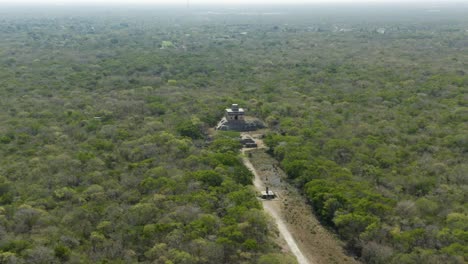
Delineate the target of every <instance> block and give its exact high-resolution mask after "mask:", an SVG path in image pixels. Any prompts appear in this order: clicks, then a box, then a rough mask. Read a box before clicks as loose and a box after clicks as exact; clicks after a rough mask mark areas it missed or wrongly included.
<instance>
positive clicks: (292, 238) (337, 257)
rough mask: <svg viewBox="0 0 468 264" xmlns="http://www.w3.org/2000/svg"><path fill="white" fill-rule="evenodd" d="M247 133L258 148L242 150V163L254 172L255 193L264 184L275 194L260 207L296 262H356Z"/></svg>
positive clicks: (261, 144) (318, 263) (263, 187)
mask: <svg viewBox="0 0 468 264" xmlns="http://www.w3.org/2000/svg"><path fill="white" fill-rule="evenodd" d="M251 136H252V137H253V138H255V140H256V142H257V144H258V146H259V148H257V149H243V150H242V152H243V153H244V154H245V155H244V158H243V161H244V164H245V165H246V167H248V168H249V169H250V170H251V171H252V172H253V174H254V175H255V180H254V185H255V187H256V189H257V190H258V191H259V192H260V191H264V190H265V187H266V186H268V187H269V189H270V190H272V191H274V192H275V194H277V195H278V198H277V199H274V200H268V201H265V200H262V204H263V208H264V209H265V211H266V212H267V213H268V214H270V215H271V217H272V218H273V219H274V221H275V222H276V224H277V226H278V230H279V232H280V234H281V236H282V237H283V239H284V240H285V241H286V244H287V247H288V248H289V250H290V252H291V253H293V254H294V255H295V256H296V258H297V261H298V263H301V264H302V263H309V264H322V263H324V264H325V263H327V264H328V263H358V262H357V261H356V260H354V258H352V257H350V256H347V255H346V254H345V253H344V251H343V247H342V244H341V243H340V241H339V240H338V239H337V238H335V237H334V236H333V235H332V234H331V233H330V232H329V231H328V230H326V229H325V228H323V227H322V226H321V225H320V223H319V221H318V220H317V219H316V217H315V215H314V214H313V213H312V209H311V207H310V205H308V204H307V202H306V201H305V199H304V198H303V197H302V196H301V195H300V194H299V192H298V191H297V189H296V188H294V187H293V186H291V185H289V184H288V183H287V182H286V180H285V179H286V175H285V173H284V172H283V171H282V170H281V169H280V168H279V167H278V164H277V161H276V160H275V159H273V158H272V157H270V156H269V155H268V154H266V153H265V146H264V145H263V142H262V140H261V139H260V136H258V135H255V134H254V135H252V134H251Z"/></svg>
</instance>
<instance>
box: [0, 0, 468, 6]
mask: <svg viewBox="0 0 468 264" xmlns="http://www.w3.org/2000/svg"><path fill="white" fill-rule="evenodd" d="M187 1H189V2H190V5H197V4H229V5H231V4H267V5H270V4H313V3H358V2H360V3H407V2H417V3H427V4H435V3H445V2H458V3H461V2H468V0H453V1H450V0H0V4H31V3H32V4H57V5H70V4H72V5H75V4H105V5H115V4H132V5H133V4H155V5H157V4H166V5H167V4H173V5H186V4H187Z"/></svg>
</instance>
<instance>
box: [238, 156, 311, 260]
mask: <svg viewBox="0 0 468 264" xmlns="http://www.w3.org/2000/svg"><path fill="white" fill-rule="evenodd" d="M243 152H244V153H245V151H243ZM243 162H244V165H245V166H246V167H247V168H249V169H250V171H252V173H253V174H254V176H255V179H254V185H255V187H256V188H257V190H258V191H263V190H265V185H264V184H263V181H262V180H261V178H260V176H259V175H258V173H257V171H256V170H255V168H254V166H253V165H252V163H251V162H250V160H249V159H248V158H246V157H244V158H243ZM273 202H274V201H268V200H262V204H263V208H264V209H265V211H267V212H268V213H269V214H270V215H271V216H272V217H273V219H274V220H275V222H276V224H277V225H278V230H279V232H280V234H281V236H282V237H283V238H284V240H285V241H286V243H287V244H288V246H289V249H290V250H291V252H292V253H293V254H294V255H295V256H296V258H297V262H298V263H299V264H312V263H313V262H312V261H310V260H308V259H307V258H306V257H305V256H304V254H302V252H301V250H300V249H299V247H298V246H297V243H296V240H294V238H293V236H292V235H291V232H289V229H288V227H287V226H286V224H285V223H284V221H283V219H282V218H281V216H280V212H278V208H276V207H275V206H272V203H273Z"/></svg>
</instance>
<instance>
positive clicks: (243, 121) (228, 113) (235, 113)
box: [216, 104, 265, 131]
mask: <svg viewBox="0 0 468 264" xmlns="http://www.w3.org/2000/svg"><path fill="white" fill-rule="evenodd" d="M264 127H265V125H264V124H263V122H261V121H260V120H258V119H256V118H248V117H246V116H245V111H244V109H243V108H240V107H239V105H238V104H232V105H231V108H226V110H225V111H224V117H223V118H222V119H221V121H219V123H218V125H217V126H216V130H234V131H253V130H257V129H260V128H264Z"/></svg>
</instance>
